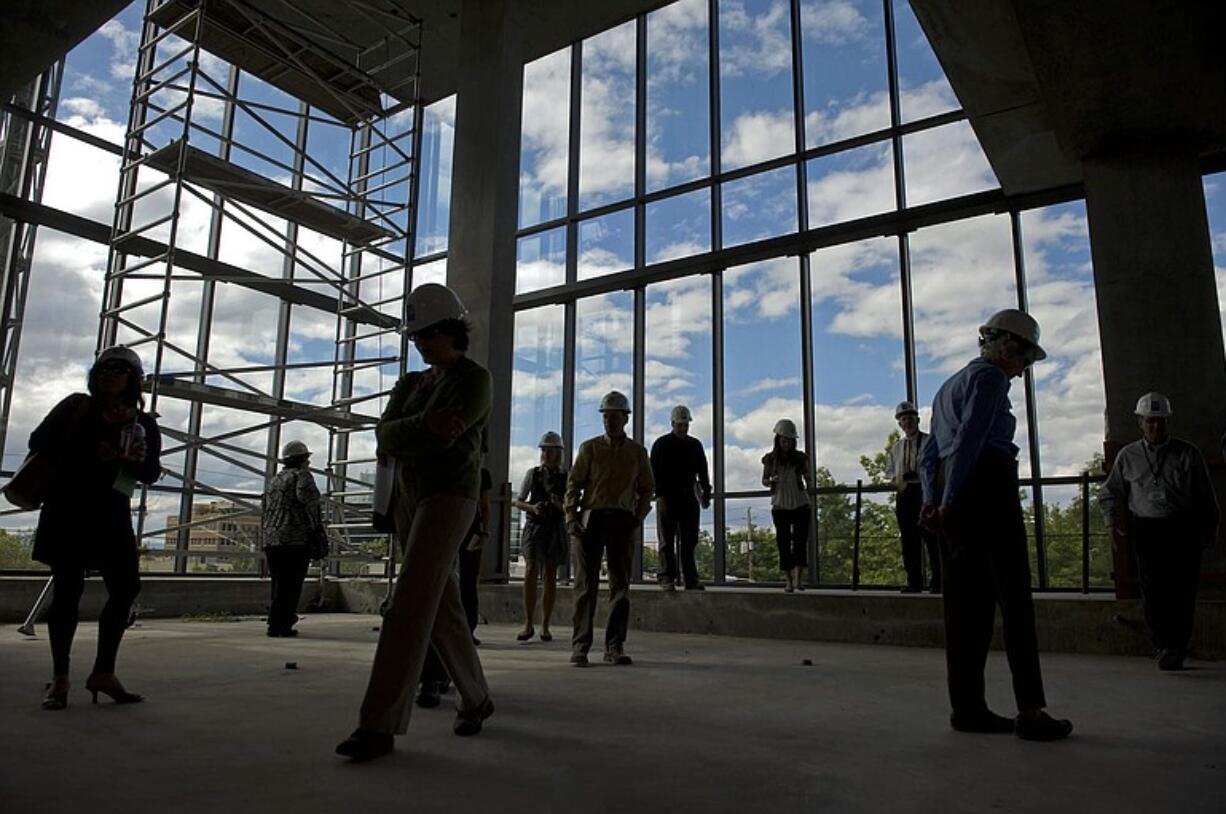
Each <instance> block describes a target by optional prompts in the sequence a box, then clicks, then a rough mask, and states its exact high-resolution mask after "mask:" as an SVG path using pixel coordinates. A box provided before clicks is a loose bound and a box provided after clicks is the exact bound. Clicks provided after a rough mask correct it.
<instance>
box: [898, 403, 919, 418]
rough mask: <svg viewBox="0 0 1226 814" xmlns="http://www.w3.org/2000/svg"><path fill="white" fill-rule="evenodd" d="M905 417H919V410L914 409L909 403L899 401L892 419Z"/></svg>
mask: <svg viewBox="0 0 1226 814" xmlns="http://www.w3.org/2000/svg"><path fill="white" fill-rule="evenodd" d="M905 415H919V410H917V409H915V405H914V404H912V403H911V402H909V401H900V402H898V406H897V407H895V408H894V417H895V418H901V417H903V416H905Z"/></svg>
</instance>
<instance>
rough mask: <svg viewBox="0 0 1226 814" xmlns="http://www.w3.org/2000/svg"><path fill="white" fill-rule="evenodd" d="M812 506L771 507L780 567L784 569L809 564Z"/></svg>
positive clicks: (789, 569)
mask: <svg viewBox="0 0 1226 814" xmlns="http://www.w3.org/2000/svg"><path fill="white" fill-rule="evenodd" d="M811 511H812V507H811V506H801V507H800V508H799V509H771V519H772V520H774V521H775V543H776V544H777V545H778V546H779V567H780V568H781V569H783V570H784V571H791V570H792V569H793V568H804V567H805V566H806V565H808V564H809V515H810V512H811Z"/></svg>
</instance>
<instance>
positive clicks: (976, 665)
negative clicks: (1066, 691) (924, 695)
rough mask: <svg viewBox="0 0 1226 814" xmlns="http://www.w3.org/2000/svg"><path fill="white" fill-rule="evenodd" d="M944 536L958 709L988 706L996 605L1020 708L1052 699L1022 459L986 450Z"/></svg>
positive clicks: (948, 635)
mask: <svg viewBox="0 0 1226 814" xmlns="http://www.w3.org/2000/svg"><path fill="white" fill-rule="evenodd" d="M968 483H969V486H968V488H967V491H966V493H965V494H963V495H962V498H961V499H960V500H959V502H958V504H957V505H956V506H955V507H954V512H953V517H952V518H951V520H950V528H948V529H947V533H946V534H945V536H944V537H943V538H942V540H941V544H942V549H941V563H942V565H943V567H944V571H945V586H944V587H945V590H944V604H945V663H946V669H947V670H948V674H949V700H950V703H951V704H952V705H953V710H954V712H958V713H974V712H977V711H980V710H982V709H984V708H985V707H986V706H987V701H986V699H985V697H984V680H983V670H984V667H985V666H986V665H987V660H988V649H989V648H990V647H991V644H992V631H993V627H994V625H995V621H996V619H995V617H996V605H997V604H999V605H1000V615H1001V620H1002V622H1003V627H1004V639H1005V655H1006V656H1007V657H1008V659H1009V670H1010V672H1011V673H1012V674H1013V695H1014V697H1015V698H1016V700H1017V708H1018V709H1019V710H1030V709H1038V708H1040V707H1044V706H1046V705H1047V703H1046V700H1045V699H1044V696H1043V675H1042V672H1041V670H1040V669H1039V644H1038V638H1037V636H1036V634H1035V624H1034V601H1033V600H1032V599H1031V596H1030V558H1029V554H1028V552H1027V549H1026V527H1025V525H1024V523H1023V520H1022V505H1021V502H1020V501H1019V500H1018V483H1017V461H1015V460H1013V459H1012V458H1010V457H1009V456H1007V455H1005V454H1003V453H997V452H995V451H993V450H984V451H983V452H982V453H980V455H979V460H978V461H977V462H976V464H975V469H974V472H973V474H972V476H971V478H970V479H969V481H968Z"/></svg>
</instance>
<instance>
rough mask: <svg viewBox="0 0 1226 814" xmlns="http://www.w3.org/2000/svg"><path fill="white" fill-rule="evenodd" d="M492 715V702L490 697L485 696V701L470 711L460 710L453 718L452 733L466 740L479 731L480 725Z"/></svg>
mask: <svg viewBox="0 0 1226 814" xmlns="http://www.w3.org/2000/svg"><path fill="white" fill-rule="evenodd" d="M493 714H494V702H493V701H491V700H490V697H489V696H488V695H487V696H485V700H484V701H482V702H481V703H480V704H478V705H477V706H475V707H473V708H472V709H470V710H460V711H459V712H457V713H456V716H455V726H453V727H452V731H453V732H455V733H456V734H457V735H459V736H460V737H461V738H468V737H472V736H473V735H476V734H477V733H478V732H480V731H481V725H482V723H483V722H484V721H485V719H486V718H488V717H490V716H491V715H493Z"/></svg>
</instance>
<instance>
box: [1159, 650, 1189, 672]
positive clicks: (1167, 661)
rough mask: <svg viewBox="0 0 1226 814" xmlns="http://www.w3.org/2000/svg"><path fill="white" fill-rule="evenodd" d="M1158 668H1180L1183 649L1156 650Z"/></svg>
mask: <svg viewBox="0 0 1226 814" xmlns="http://www.w3.org/2000/svg"><path fill="white" fill-rule="evenodd" d="M1158 669H1159V670H1182V669H1183V651H1182V650H1179V649H1178V648H1174V647H1171V648H1166V649H1163V650H1159V651H1158Z"/></svg>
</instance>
